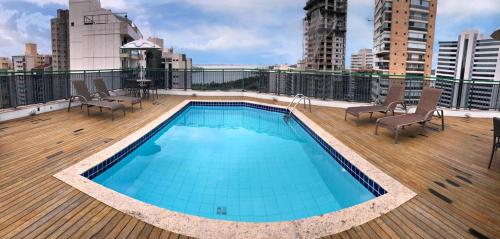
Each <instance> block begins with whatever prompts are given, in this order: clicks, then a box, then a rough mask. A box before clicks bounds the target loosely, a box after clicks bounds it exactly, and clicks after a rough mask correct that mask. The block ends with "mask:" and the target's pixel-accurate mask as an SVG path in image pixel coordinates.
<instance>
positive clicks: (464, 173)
mask: <svg viewBox="0 0 500 239" xmlns="http://www.w3.org/2000/svg"><path fill="white" fill-rule="evenodd" d="M451 168H452V169H453V170H455V171H457V172H459V173H461V174H463V175H466V176H469V177H472V175H471V174H470V173H467V172H464V171H462V170H460V169H458V168H455V167H451Z"/></svg>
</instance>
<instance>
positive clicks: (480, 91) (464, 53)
mask: <svg viewBox="0 0 500 239" xmlns="http://www.w3.org/2000/svg"><path fill="white" fill-rule="evenodd" d="M436 77H437V78H438V80H437V82H436V85H437V87H439V88H442V89H444V92H443V96H442V97H441V105H442V106H446V107H453V108H464V107H467V108H476V109H500V88H499V85H500V40H493V39H491V38H488V37H485V35H483V34H481V33H480V32H479V31H477V30H469V31H464V32H462V33H461V34H460V35H459V36H458V39H457V40H456V41H440V42H439V55H438V65H437V71H436Z"/></svg>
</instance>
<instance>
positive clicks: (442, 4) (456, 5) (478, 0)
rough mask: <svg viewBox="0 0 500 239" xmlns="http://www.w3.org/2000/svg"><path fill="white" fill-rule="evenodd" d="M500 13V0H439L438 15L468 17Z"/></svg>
mask: <svg viewBox="0 0 500 239" xmlns="http://www.w3.org/2000/svg"><path fill="white" fill-rule="evenodd" d="M494 14H500V1H499V0H475V1H471V0H439V1H438V16H440V15H441V16H450V17H453V18H455V19H467V18H471V17H474V16H488V15H494Z"/></svg>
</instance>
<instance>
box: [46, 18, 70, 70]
mask: <svg viewBox="0 0 500 239" xmlns="http://www.w3.org/2000/svg"><path fill="white" fill-rule="evenodd" d="M50 26H51V32H52V68H53V69H54V70H55V71H59V70H68V69H69V10H62V9H58V10H57V17H55V18H52V19H51V20H50Z"/></svg>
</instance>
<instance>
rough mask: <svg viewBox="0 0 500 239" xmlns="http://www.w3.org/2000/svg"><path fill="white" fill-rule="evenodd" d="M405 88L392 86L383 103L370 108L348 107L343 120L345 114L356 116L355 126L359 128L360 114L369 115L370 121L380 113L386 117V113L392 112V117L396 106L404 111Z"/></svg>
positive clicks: (345, 118)
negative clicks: (375, 114) (374, 115)
mask: <svg viewBox="0 0 500 239" xmlns="http://www.w3.org/2000/svg"><path fill="white" fill-rule="evenodd" d="M404 92H405V86H404V85H392V86H391V87H390V88H389V91H388V92H387V96H386V97H385V100H384V103H383V104H381V105H380V104H379V105H372V106H359V107H349V108H347V109H346V110H345V116H344V120H347V114H350V115H353V116H356V126H359V115H360V114H361V113H370V119H371V118H372V116H373V113H375V112H380V113H383V114H385V115H386V116H387V113H388V112H392V115H394V110H395V109H396V107H397V106H398V105H402V106H403V108H404V109H405V110H406V105H405V104H404V101H403V98H404Z"/></svg>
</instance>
